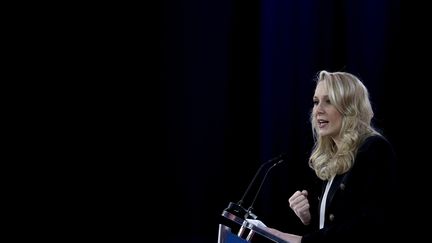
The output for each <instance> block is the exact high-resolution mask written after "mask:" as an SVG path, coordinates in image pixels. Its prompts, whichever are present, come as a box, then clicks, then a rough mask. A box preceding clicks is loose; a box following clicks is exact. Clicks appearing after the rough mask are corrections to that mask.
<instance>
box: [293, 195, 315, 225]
mask: <svg viewBox="0 0 432 243" xmlns="http://www.w3.org/2000/svg"><path fill="white" fill-rule="evenodd" d="M307 195H308V192H307V191H306V190H303V191H301V192H300V191H296V192H295V193H294V194H293V195H292V196H291V197H290V198H289V199H288V202H289V206H290V208H291V209H292V210H293V211H294V213H295V214H296V215H297V217H299V218H300V220H301V221H302V223H303V224H304V225H308V224H310V221H311V214H310V211H309V207H310V206H309V200H308V199H307Z"/></svg>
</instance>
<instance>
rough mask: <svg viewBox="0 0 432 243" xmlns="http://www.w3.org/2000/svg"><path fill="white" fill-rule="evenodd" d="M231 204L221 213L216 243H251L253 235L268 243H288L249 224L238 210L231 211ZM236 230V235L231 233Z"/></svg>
mask: <svg viewBox="0 0 432 243" xmlns="http://www.w3.org/2000/svg"><path fill="white" fill-rule="evenodd" d="M232 205H234V204H233V203H230V206H229V207H228V208H227V209H225V210H224V211H223V212H222V217H223V219H224V220H223V221H224V222H223V223H221V224H219V234H218V243H248V242H253V240H252V239H253V237H254V235H255V234H259V235H261V236H263V237H264V238H265V239H267V241H268V242H280V243H289V242H288V241H286V240H283V239H281V238H279V237H278V236H276V235H274V234H272V233H270V232H268V231H266V230H264V229H263V228H261V227H258V226H256V225H255V224H252V223H251V222H249V221H248V220H247V219H246V218H247V214H246V216H245V217H242V215H238V212H239V211H238V210H236V209H235V210H232V207H231V206H232ZM237 228H238V231H237V233H235V232H233V231H235V229H237Z"/></svg>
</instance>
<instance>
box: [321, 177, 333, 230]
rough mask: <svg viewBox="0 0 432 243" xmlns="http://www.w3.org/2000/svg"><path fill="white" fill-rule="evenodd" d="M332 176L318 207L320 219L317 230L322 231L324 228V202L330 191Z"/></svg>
mask: <svg viewBox="0 0 432 243" xmlns="http://www.w3.org/2000/svg"><path fill="white" fill-rule="evenodd" d="M333 179H334V176H333V177H332V178H331V179H330V180H329V181H327V185H326V188H325V191H324V196H323V198H322V200H321V206H320V218H319V228H320V229H322V228H323V227H324V219H325V209H326V202H327V194H328V191H329V190H330V187H331V184H332V182H333Z"/></svg>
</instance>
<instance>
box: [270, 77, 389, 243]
mask: <svg viewBox="0 0 432 243" xmlns="http://www.w3.org/2000/svg"><path fill="white" fill-rule="evenodd" d="M313 104H314V105H313V110H312V113H311V122H312V131H313V134H314V141H315V144H314V147H313V151H312V153H311V155H310V158H309V165H310V167H311V168H312V169H313V170H314V171H315V174H316V175H317V176H318V177H319V178H320V179H321V180H322V181H323V190H322V193H321V195H319V198H318V199H319V205H317V206H315V207H314V206H313V205H310V202H311V201H313V200H310V198H309V197H310V196H312V195H308V192H307V191H306V190H301V191H296V192H295V193H294V194H293V195H292V196H291V197H290V198H289V200H288V201H289V205H290V207H291V208H292V209H293V211H294V212H295V214H296V215H297V216H298V217H299V219H300V220H301V222H302V223H303V224H304V225H306V226H308V227H309V228H310V230H309V231H308V232H309V233H307V234H305V235H303V236H299V235H294V234H289V233H284V232H281V231H279V230H276V229H273V228H268V230H269V231H270V232H272V233H273V234H275V235H277V236H279V237H281V238H283V239H285V240H287V241H289V242H290V243H295V242H303V243H307V242H347V243H351V242H374V241H381V240H382V239H385V238H386V237H390V236H389V235H385V233H386V232H384V231H383V230H385V229H391V227H392V226H391V224H390V223H391V222H392V221H391V220H390V219H391V217H390V216H391V215H392V213H393V212H392V211H391V205H393V204H394V202H393V201H392V200H394V197H393V196H394V190H395V186H396V184H395V182H396V181H395V179H396V177H395V169H394V168H395V166H396V161H395V160H396V159H395V156H394V153H393V149H392V147H391V145H390V144H389V143H388V141H387V140H386V139H385V138H384V137H383V136H382V135H381V134H380V133H379V132H378V131H376V130H375V129H374V128H373V127H372V126H371V120H372V117H373V111H372V107H371V103H370V101H369V94H368V91H367V89H366V87H365V86H364V85H363V83H362V82H361V81H360V80H359V79H358V78H357V77H356V76H354V75H352V74H349V73H346V72H334V73H330V72H327V71H321V72H320V73H319V75H318V79H317V85H316V89H315V94H314V96H313ZM381 236H382V237H381Z"/></svg>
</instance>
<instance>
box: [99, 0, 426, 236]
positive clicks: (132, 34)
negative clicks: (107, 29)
mask: <svg viewBox="0 0 432 243" xmlns="http://www.w3.org/2000/svg"><path fill="white" fill-rule="evenodd" d="M413 6H414V4H407V3H406V2H404V1H375V0H366V1H337V0H334V1H312V0H310V1H284V0H265V1H258V0H251V1H241V0H217V1H214V0H210V1H198V0H183V1H174V0H172V1H171V0H165V1H161V2H158V4H157V8H156V9H155V12H156V13H157V17H156V18H154V17H152V18H145V21H144V22H145V25H141V23H142V21H143V19H141V17H136V18H135V17H134V16H142V15H145V13H150V12H153V8H148V9H146V11H145V13H140V14H139V15H138V14H136V13H135V12H134V14H133V15H132V18H130V19H128V20H127V21H126V23H127V24H128V23H130V25H126V27H125V30H124V33H125V34H124V36H125V37H124V39H123V40H122V42H121V43H122V44H123V46H124V48H125V49H121V50H118V51H119V52H123V51H124V52H126V53H128V54H127V55H126V57H127V58H125V60H124V63H123V59H122V60H117V62H118V63H122V65H124V68H123V69H121V71H122V72H121V73H119V74H118V76H119V77H121V78H120V79H119V80H120V81H119V83H120V82H122V80H128V81H131V85H130V86H129V85H128V84H129V83H127V84H126V85H125V83H122V84H121V85H120V87H119V90H116V86H115V85H114V86H112V87H110V90H112V91H115V92H113V94H107V96H109V97H112V95H118V97H115V99H114V100H113V102H112V108H113V109H114V111H115V113H113V115H112V116H111V118H112V120H110V121H109V123H108V124H110V126H112V127H113V128H114V130H112V132H111V133H106V134H105V135H104V136H106V138H107V141H114V145H108V146H107V147H108V148H110V149H112V151H106V148H105V149H104V152H108V153H106V154H108V156H107V157H110V158H109V159H111V160H112V159H113V158H115V159H116V161H117V162H114V163H112V164H109V165H112V166H111V167H110V168H109V171H111V172H114V173H113V174H112V175H111V174H110V175H106V177H107V178H110V180H109V181H110V183H112V185H111V186H112V191H111V190H108V192H107V193H108V195H111V192H115V193H114V194H113V196H110V197H112V198H110V199H112V202H110V203H108V205H110V207H113V208H114V209H115V210H114V211H113V213H112V214H115V217H113V218H111V216H112V214H104V215H103V218H106V219H107V222H112V221H111V220H112V219H118V220H113V221H115V223H114V224H115V225H122V227H124V228H126V231H127V233H125V234H124V235H125V236H129V235H130V234H131V233H132V234H136V233H137V232H138V234H139V236H141V237H144V238H151V237H152V236H154V235H156V237H158V238H159V240H157V242H216V241H217V231H218V224H219V223H220V220H221V218H220V215H221V213H222V211H223V209H225V208H226V207H227V205H228V203H229V202H237V201H238V200H239V199H240V198H241V197H242V195H243V193H244V191H245V190H246V188H247V186H248V184H249V182H250V181H251V179H252V177H253V176H254V174H255V172H256V170H257V169H258V167H259V166H260V165H261V164H262V163H263V162H265V161H267V160H269V159H271V158H273V157H275V156H277V155H279V154H280V153H282V152H284V153H286V154H287V155H288V159H287V162H286V163H284V164H282V165H280V166H278V167H276V168H275V169H273V170H272V171H271V172H270V173H269V176H268V178H267V180H266V181H265V183H264V185H263V187H262V189H261V192H260V194H259V196H258V198H257V200H256V202H255V205H254V212H255V214H257V215H258V217H259V219H261V220H263V221H264V223H266V224H267V225H269V226H272V227H276V228H278V229H281V230H284V231H286V232H291V233H301V228H300V224H299V221H298V219H297V218H296V217H295V215H294V214H293V213H292V211H291V210H290V209H289V206H288V203H287V200H288V198H289V196H290V195H291V194H292V193H293V192H294V191H295V190H298V189H302V188H304V187H308V186H310V185H311V183H312V180H313V178H314V174H313V172H312V171H310V170H309V168H308V166H307V159H308V155H309V151H310V149H311V146H312V137H311V133H312V132H311V125H310V123H309V120H308V119H309V112H310V110H311V107H312V95H313V92H314V86H315V83H314V81H313V80H314V78H315V77H316V74H317V73H318V72H319V71H320V70H327V71H347V72H351V73H353V74H355V75H357V76H358V77H359V78H360V79H361V80H362V81H363V82H364V84H365V85H366V86H367V87H368V89H369V91H370V96H371V100H372V104H373V107H374V111H375V118H374V120H373V123H374V125H375V126H376V127H377V128H378V129H379V130H380V131H381V132H382V134H384V135H385V136H386V137H387V138H388V139H389V140H390V142H391V143H392V144H393V146H394V148H395V151H396V154H397V155H398V158H399V161H398V169H399V172H400V173H399V174H400V187H399V188H398V190H400V198H399V199H398V201H396V202H395V205H397V207H396V208H398V210H397V211H395V214H397V215H400V224H399V226H400V229H402V230H399V229H397V230H396V229H395V232H397V233H398V235H397V236H396V237H401V235H410V236H411V234H408V232H407V231H408V230H407V228H408V227H407V224H408V223H410V222H417V221H418V220H417V218H415V219H414V218H411V216H413V215H416V216H417V215H420V214H422V210H421V209H422V208H423V207H422V206H419V205H424V196H425V195H427V194H425V193H424V192H425V191H424V190H420V189H418V188H419V187H422V186H423V185H424V184H423V180H424V179H425V178H424V177H422V176H419V173H418V172H419V171H418V168H421V163H422V162H423V161H424V158H423V157H422V155H421V153H419V152H418V151H424V150H423V147H422V146H424V143H422V142H420V141H421V140H420V139H421V137H422V136H423V134H422V133H423V132H422V131H423V130H427V128H421V125H424V124H425V122H420V123H419V119H421V118H422V117H423V115H421V113H418V109H420V110H422V108H420V107H421V105H425V103H424V101H420V99H421V98H423V97H424V96H423V95H422V94H420V93H421V91H424V90H427V89H426V85H427V82H424V81H425V80H426V79H427V78H425V76H427V74H426V72H427V69H425V67H424V66H425V65H422V63H423V64H424V63H425V62H422V61H421V60H427V58H426V57H427V55H426V53H424V50H423V48H424V47H425V46H426V45H425V44H424V43H425V42H423V41H424V36H425V35H426V32H425V29H424V28H422V27H423V26H424V25H425V22H424V19H423V17H424V16H425V15H421V14H418V15H417V10H419V8H420V7H419V6H417V5H416V6H415V7H413ZM124 15H127V14H124ZM412 16H415V17H417V18H413V17H412ZM422 16H423V17H422ZM114 22H115V21H114ZM144 26H146V27H144ZM147 26H150V27H149V29H147ZM117 28H118V29H119V30H121V29H122V28H123V27H117ZM122 36H123V35H122ZM143 36H144V37H143ZM129 40H130V43H129ZM148 40H155V41H156V44H154V45H153V43H151V44H148V43H147V42H146V41H148ZM129 44H131V45H130V46H129ZM150 52H151V53H152V54H153V53H154V52H156V57H153V56H152V57H150V56H149V55H148V54H149V53H150ZM119 56H120V57H123V55H121V54H120V55H119ZM154 64H156V65H154ZM155 73H156V77H155V76H154V75H153V74H155ZM424 74H425V75H424ZM419 98H420V99H419ZM423 119H425V118H423ZM119 127H120V128H119ZM418 129H420V130H418ZM111 135H114V136H112V137H111ZM113 138H114V139H113ZM105 143H107V142H104V144H105ZM119 148H120V149H119ZM113 151H114V152H113ZM117 167H119V168H121V169H119V170H117ZM256 189H257V188H256V186H255V187H254V188H253V190H251V193H252V195H249V196H248V197H247V198H246V202H245V205H246V206H248V205H249V204H250V202H251V197H252V196H253V193H255V191H256ZM96 208H97V206H96ZM108 212H110V211H109V210H108ZM146 223H149V224H150V226H149V225H146ZM114 232H115V230H114ZM140 232H141V233H140ZM112 233H113V232H109V234H112ZM109 234H108V235H109Z"/></svg>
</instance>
